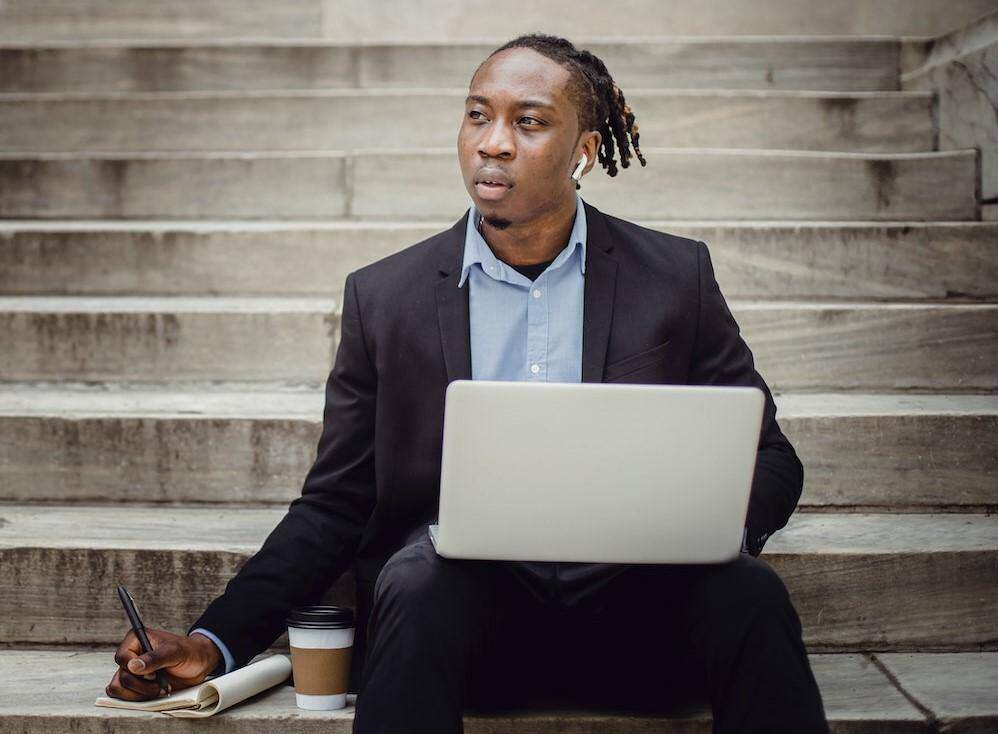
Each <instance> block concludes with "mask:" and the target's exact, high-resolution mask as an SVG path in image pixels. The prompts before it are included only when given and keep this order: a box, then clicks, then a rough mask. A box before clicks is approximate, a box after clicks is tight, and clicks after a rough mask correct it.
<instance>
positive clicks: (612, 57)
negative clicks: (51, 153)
mask: <svg viewBox="0 0 998 734" xmlns="http://www.w3.org/2000/svg"><path fill="white" fill-rule="evenodd" d="M0 26H2V24H0ZM355 41H356V38H354V39H346V41H345V43H344V44H342V45H335V46H329V45H317V44H308V45H267V44H261V45H248V44H239V45H208V46H198V45H190V46H185V45H180V44H177V43H168V44H158V45H153V46H149V45H146V46H145V47H143V46H132V47H129V46H118V47H115V46H103V47H101V46H96V47H89V48H88V47H84V46H79V47H63V48H59V47H51V48H40V49H32V48H8V49H0V66H2V67H3V68H5V69H9V70H10V72H9V73H8V74H5V77H4V78H5V81H3V82H0V92H59V91H69V92H87V91H91V92H102V91H202V90H215V91H217V90H235V89H241V90H251V89H256V90H274V89H278V90H280V89H295V90H297V89H329V88H365V87H399V88H401V87H410V88H427V87H429V88H434V89H440V88H448V87H449V88H461V89H467V88H468V84H469V82H470V81H471V77H472V74H473V73H474V71H475V69H477V68H478V65H479V64H480V63H481V62H482V61H484V60H485V58H486V57H487V56H488V55H489V54H490V53H491V52H492V50H493V49H495V48H496V47H497V46H498V45H499V44H498V43H496V44H463V45H460V46H455V45H441V44H428V45H417V46H398V45H392V46H382V45H370V46H355V45H351V44H352V43H354V42H355ZM21 42H22V43H23V42H24V41H23V39H22V40H21ZM585 46H586V47H587V48H589V49H590V50H591V51H592V52H593V53H595V54H596V55H597V56H599V57H600V58H602V59H603V61H604V62H605V63H606V65H607V68H608V69H609V70H610V73H611V74H613V76H614V79H615V80H616V81H617V83H618V84H619V85H620V86H621V88H622V89H623V90H624V91H625V92H626V91H627V90H628V89H629V88H630V89H635V88H642V87H643V88H655V89H669V88H679V89H705V88H713V89H797V90H801V89H821V90H830V91H876V90H893V89H897V88H898V86H899V78H898V63H899V58H900V56H899V44H898V42H896V41H893V40H887V39H878V40H853V39H838V40H834V39H831V40H819V41H796V40H793V39H788V40H783V41H775V40H773V39H768V40H767V41H764V42H758V41H751V40H739V39H724V40H720V41H710V42H703V41H691V40H684V39H675V38H673V39H669V38H664V39H661V40H657V41H653V42H625V43H593V44H585Z"/></svg>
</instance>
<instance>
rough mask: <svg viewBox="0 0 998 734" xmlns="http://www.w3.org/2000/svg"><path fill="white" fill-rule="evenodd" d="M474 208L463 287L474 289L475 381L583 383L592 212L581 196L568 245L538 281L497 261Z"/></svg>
mask: <svg viewBox="0 0 998 734" xmlns="http://www.w3.org/2000/svg"><path fill="white" fill-rule="evenodd" d="M478 218H479V214H478V211H477V210H476V209H475V207H474V205H472V207H471V210H470V213H469V215H468V227H467V233H466V234H465V239H464V262H463V265H462V268H461V278H460V280H459V281H458V287H459V288H463V287H465V284H467V285H468V288H469V289H470V290H469V291H468V315H469V318H470V322H471V323H470V326H471V377H472V379H473V380H509V381H515V380H520V381H524V382H581V381H582V303H583V302H582V297H583V291H584V285H585V279H584V277H583V276H584V275H585V272H586V212H585V209H584V208H583V205H582V197H580V196H579V195H578V194H576V205H575V223H574V224H573V225H572V232H571V234H570V235H569V237H568V242H567V243H566V245H565V247H563V248H562V249H561V251H560V252H559V253H558V254H557V255H556V256H555V258H554V260H553V261H552V262H551V264H550V265H548V266H547V268H546V269H545V270H544V272H542V273H541V274H540V275H539V276H538V277H537V280H535V281H534V282H533V283H531V282H530V280H529V279H528V278H527V277H526V276H525V275H522V274H521V273H518V272H517V271H516V270H514V269H513V268H512V267H510V266H509V265H507V264H506V263H504V262H503V261H502V260H499V259H498V258H497V257H496V256H495V254H494V253H493V252H492V249H491V248H490V247H489V245H488V243H487V242H486V241H485V240H484V239H483V238H482V235H481V233H479V231H478V228H477V226H476V225H477V223H478Z"/></svg>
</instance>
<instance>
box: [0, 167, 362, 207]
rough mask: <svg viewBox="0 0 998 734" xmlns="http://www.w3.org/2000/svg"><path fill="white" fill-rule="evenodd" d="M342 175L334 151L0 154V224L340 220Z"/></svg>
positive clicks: (345, 193)
mask: <svg viewBox="0 0 998 734" xmlns="http://www.w3.org/2000/svg"><path fill="white" fill-rule="evenodd" d="M345 176H346V159H345V158H344V156H343V155H342V154H340V153H333V152H324V153H319V152H314V153H309V154H307V155H305V154H301V153H292V152H283V153H278V154H265V153H246V154H239V153H227V154H224V155H219V154H212V153H201V154H198V155H196V156H195V155H189V156H183V155H181V154H173V155H157V154H142V153H130V154H127V155H114V154H110V153H108V154H103V155H100V156H97V155H88V154H85V153H83V154H78V155H77V154H67V155H60V154H55V153H53V154H47V155H36V156H32V155H23V156H18V155H16V154H0V217H4V218H9V217H20V216H24V217H42V218H59V217H81V216H82V217H108V218H114V217H124V218H129V217H131V218H134V217H150V216H152V217H156V216H162V217H208V218H211V217H226V216H232V217H243V218H247V219H255V218H260V217H261V216H268V213H276V212H273V210H274V209H279V210H280V212H281V214H280V215H279V216H281V217H286V218H287V217H290V218H294V217H304V218H317V217H338V216H343V215H344V214H346V213H347V201H348V190H347V188H346V187H345V185H344V183H345V181H344V177H345ZM275 181H279V182H280V186H275V183H274V182H275Z"/></svg>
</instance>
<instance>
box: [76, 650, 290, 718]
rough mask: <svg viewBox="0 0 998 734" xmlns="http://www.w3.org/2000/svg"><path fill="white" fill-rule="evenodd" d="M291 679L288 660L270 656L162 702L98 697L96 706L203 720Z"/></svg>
mask: <svg viewBox="0 0 998 734" xmlns="http://www.w3.org/2000/svg"><path fill="white" fill-rule="evenodd" d="M290 675H291V659H290V658H289V657H288V656H286V655H271V656H270V657H267V658H263V659H261V660H257V661H256V662H254V663H250V664H249V665H247V666H245V667H243V668H237V669H236V670H233V671H232V672H231V673H226V674H225V675H220V676H218V677H217V678H212V679H210V680H207V681H205V682H204V683H201V684H200V685H197V686H193V687H191V688H185V689H183V690H181V691H176V692H175V693H171V694H170V695H169V696H163V697H162V698H154V699H152V700H149V701H125V700H124V699H121V698H111V697H110V696H100V697H98V698H97V701H96V702H95V703H96V705H97V706H109V707H111V708H118V709H132V710H135V711H158V712H160V713H164V714H169V715H170V716H180V717H185V718H202V717H206V716H213V715H214V714H217V713H218V712H220V711H224V710H225V709H227V708H229V707H230V706H235V705H236V704H237V703H239V702H240V701H245V700H246V699H247V698H250V697H251V696H255V695H256V694H258V693H261V692H262V691H265V690H267V689H268V688H273V687H274V686H276V685H278V684H280V683H283V682H284V681H286V680H287V679H288V676H290Z"/></svg>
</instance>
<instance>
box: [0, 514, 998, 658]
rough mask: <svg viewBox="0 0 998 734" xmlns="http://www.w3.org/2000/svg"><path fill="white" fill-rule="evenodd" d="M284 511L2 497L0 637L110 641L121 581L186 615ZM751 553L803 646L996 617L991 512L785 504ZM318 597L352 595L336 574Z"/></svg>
mask: <svg viewBox="0 0 998 734" xmlns="http://www.w3.org/2000/svg"><path fill="white" fill-rule="evenodd" d="M283 513H284V510H283V509H233V508H212V509H194V508H190V507H160V508H157V509H156V510H155V511H151V510H150V509H149V508H147V507H138V506H131V507H128V506H121V505H117V506H115V505H112V506H104V507H91V506H60V505H26V506H21V505H6V506H4V507H3V508H2V512H0V517H2V518H3V520H4V522H3V523H0V565H2V567H3V568H4V569H5V572H4V574H3V575H2V576H0V636H2V638H3V639H4V640H7V641H8V642H17V643H23V644H39V643H52V644H101V643H111V642H113V641H116V640H117V639H120V635H121V621H120V619H119V617H120V605H119V603H118V600H117V598H116V597H115V596H114V594H113V593H110V592H111V590H112V589H113V588H114V585H115V584H116V583H121V584H124V585H125V586H127V587H128V589H129V591H131V592H132V593H133V595H135V597H136V598H137V599H142V600H143V606H142V609H143V615H144V617H145V621H146V622H147V624H150V625H152V626H156V625H157V624H161V625H172V626H181V625H184V624H189V623H190V622H191V621H193V620H194V619H195V618H196V616H197V615H198V614H199V613H200V611H201V610H202V609H203V608H204V606H205V605H206V604H207V603H208V602H209V601H210V600H211V599H212V598H213V597H214V596H215V595H217V594H218V593H220V592H221V590H222V589H223V588H224V585H225V583H226V581H227V580H228V578H229V577H230V576H231V574H232V573H233V572H234V571H235V570H236V569H237V568H238V567H239V565H240V564H241V563H242V561H243V559H245V558H246V557H247V556H248V555H249V554H250V553H252V552H253V550H255V548H256V547H258V546H259V544H260V543H261V542H262V541H263V539H264V538H265V537H266V535H267V534H268V533H269V531H270V530H271V529H272V528H273V526H274V525H275V524H276V523H277V521H278V520H279V519H280V518H281V517H282V516H283ZM763 558H765V559H766V560H767V561H769V562H770V563H772V564H773V566H774V568H776V569H777V571H778V572H779V573H780V575H781V577H782V578H783V579H784V581H785V582H786V584H787V587H788V589H789V590H790V594H791V596H792V598H793V599H794V603H795V605H796V607H797V610H798V612H799V614H800V616H801V620H802V624H803V626H804V638H805V641H806V642H807V644H808V645H809V646H811V647H813V648H814V649H815V651H825V650H835V651H862V650H898V651H906V650H912V649H920V650H926V649H934V648H935V649H940V648H941V649H949V650H958V649H977V648H978V646H981V645H991V644H993V631H994V627H995V625H996V624H998V585H996V584H994V578H995V572H996V570H998V517H990V516H985V515H966V514H947V515H910V514H901V515H891V514H881V515H867V514H859V513H846V514H826V513H821V514H807V513H797V514H795V515H794V516H793V517H792V518H791V521H790V523H789V524H788V526H787V527H786V528H785V529H784V530H781V531H779V532H778V533H776V534H774V535H773V537H772V538H771V539H770V540H769V542H768V543H767V546H766V549H765V551H764V552H763ZM331 599H333V600H335V601H339V602H342V603H352V582H351V580H350V577H349V574H347V575H345V576H343V577H342V578H341V579H340V580H339V582H338V584H337V588H336V590H335V591H334V592H333V594H332V596H331Z"/></svg>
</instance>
